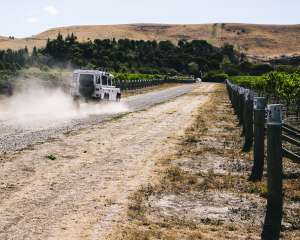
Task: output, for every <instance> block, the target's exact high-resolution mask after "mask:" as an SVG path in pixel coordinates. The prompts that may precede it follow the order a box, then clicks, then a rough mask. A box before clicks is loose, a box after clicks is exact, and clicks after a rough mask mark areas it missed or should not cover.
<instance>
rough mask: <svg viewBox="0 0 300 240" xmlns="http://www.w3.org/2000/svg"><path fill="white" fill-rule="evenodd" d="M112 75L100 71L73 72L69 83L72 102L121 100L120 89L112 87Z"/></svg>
mask: <svg viewBox="0 0 300 240" xmlns="http://www.w3.org/2000/svg"><path fill="white" fill-rule="evenodd" d="M112 81H113V75H112V74H110V73H108V72H107V71H100V70H75V71H74V73H73V79H72V82H71V95H72V97H73V99H74V100H76V101H77V100H79V99H83V100H85V101H89V100H96V101H100V100H106V101H108V100H110V101H119V100H120V99H121V91H120V88H116V87H115V86H113V85H112Z"/></svg>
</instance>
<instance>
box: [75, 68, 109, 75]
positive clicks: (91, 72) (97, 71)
mask: <svg viewBox="0 0 300 240" xmlns="http://www.w3.org/2000/svg"><path fill="white" fill-rule="evenodd" d="M73 73H79V74H81V73H86V74H99V75H105V74H108V75H109V76H113V75H112V74H110V73H109V72H105V71H100V70H82V69H76V70H74V72H73Z"/></svg>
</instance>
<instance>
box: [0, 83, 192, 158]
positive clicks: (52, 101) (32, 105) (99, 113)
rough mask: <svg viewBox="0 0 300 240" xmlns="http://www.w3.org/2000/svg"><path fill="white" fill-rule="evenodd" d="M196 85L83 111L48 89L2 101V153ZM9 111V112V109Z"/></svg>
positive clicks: (0, 148)
mask: <svg viewBox="0 0 300 240" xmlns="http://www.w3.org/2000/svg"><path fill="white" fill-rule="evenodd" d="M194 87H195V85H181V86H178V87H172V88H168V89H165V90H162V91H154V92H150V93H146V94H140V95H137V96H131V97H128V98H125V99H124V100H122V101H121V102H120V103H110V104H90V103H89V104H84V103H83V104H82V106H81V108H80V110H78V109H76V107H75V106H74V105H73V103H72V99H71V97H70V96H69V95H67V94H64V93H62V92H60V91H58V92H51V91H45V90H44V89H38V90H34V91H33V92H29V93H23V94H19V95H17V96H16V97H14V98H12V100H7V101H0V154H1V153H3V152H7V151H15V150H20V149H24V148H26V147H28V146H30V145H32V144H36V143H39V142H43V141H45V140H47V139H49V138H55V137H56V136H57V135H59V134H61V133H67V132H70V131H77V130H79V129H82V128H86V127H89V126H90V125H93V124H99V123H101V122H103V121H104V120H109V119H112V118H114V117H116V116H120V115H122V114H124V113H128V112H134V111H137V110H141V109H145V108H149V107H150V106H153V105H155V104H158V103H161V102H164V101H167V100H170V99H173V98H176V97H178V96H181V95H183V94H185V93H187V92H190V91H191V90H192V89H193V88H194ZM7 108H8V109H7Z"/></svg>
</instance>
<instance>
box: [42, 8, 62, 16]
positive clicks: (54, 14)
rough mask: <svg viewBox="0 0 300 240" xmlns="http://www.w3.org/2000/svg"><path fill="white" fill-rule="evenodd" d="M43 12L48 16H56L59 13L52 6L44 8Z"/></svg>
mask: <svg viewBox="0 0 300 240" xmlns="http://www.w3.org/2000/svg"><path fill="white" fill-rule="evenodd" d="M44 10H45V11H46V12H47V13H48V14H49V15H52V16H56V15H58V14H59V11H58V9H57V8H56V7H54V6H47V7H45V8H44Z"/></svg>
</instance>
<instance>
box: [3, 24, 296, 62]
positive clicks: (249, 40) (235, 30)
mask: <svg viewBox="0 0 300 240" xmlns="http://www.w3.org/2000/svg"><path fill="white" fill-rule="evenodd" d="M59 32H60V33H61V34H63V35H64V36H66V35H67V34H70V33H72V32H73V33H74V34H75V35H76V36H77V37H78V39H79V40H80V41H88V40H93V39H97V38H98V39H105V38H110V39H112V38H116V39H120V38H129V39H134V40H158V41H161V40H170V41H172V42H177V41H178V40H180V39H186V40H193V39H204V40H207V41H208V42H210V43H211V44H213V45H215V46H222V45H223V44H225V43H229V44H232V45H234V46H235V48H236V49H237V50H239V51H241V52H244V53H246V54H247V55H248V56H251V57H254V58H256V57H257V58H262V59H263V58H273V57H278V56H282V55H288V56H291V55H300V41H299V40H300V24H299V25H257V24H233V23H216V24H187V25H168V24H127V25H94V26H70V27H60V28H54V29H50V30H48V31H45V32H42V33H40V34H37V35H35V36H32V37H30V38H22V39H21V38H15V39H14V40H13V39H9V38H5V37H0V49H7V48H11V49H19V48H22V47H25V46H27V47H28V48H29V49H32V48H33V46H37V47H42V46H44V45H45V43H46V40H47V39H48V38H55V37H56V36H57V34H58V33H59Z"/></svg>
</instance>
